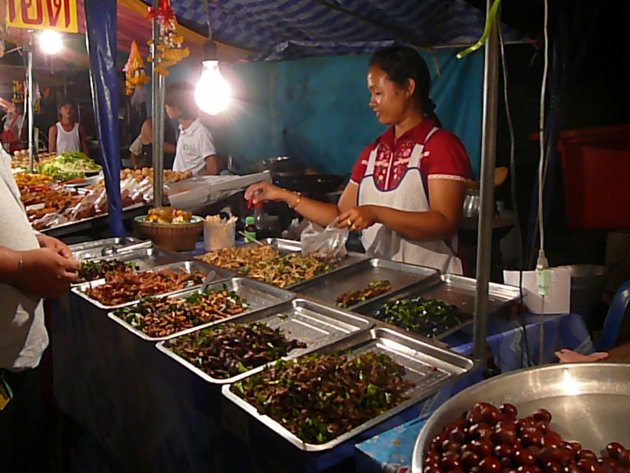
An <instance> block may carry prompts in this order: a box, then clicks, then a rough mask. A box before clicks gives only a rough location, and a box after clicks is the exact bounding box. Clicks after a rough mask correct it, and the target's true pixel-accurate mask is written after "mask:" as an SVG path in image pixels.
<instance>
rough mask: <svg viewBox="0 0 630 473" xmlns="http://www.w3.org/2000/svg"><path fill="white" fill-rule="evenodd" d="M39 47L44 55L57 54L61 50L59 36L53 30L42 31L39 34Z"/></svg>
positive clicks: (61, 43)
mask: <svg viewBox="0 0 630 473" xmlns="http://www.w3.org/2000/svg"><path fill="white" fill-rule="evenodd" d="M39 47H40V49H41V50H42V52H43V53H45V54H57V53H58V52H59V51H61V49H62V48H63V42H62V41H61V35H60V34H59V33H58V32H57V31H54V30H44V31H42V32H41V33H40V34H39Z"/></svg>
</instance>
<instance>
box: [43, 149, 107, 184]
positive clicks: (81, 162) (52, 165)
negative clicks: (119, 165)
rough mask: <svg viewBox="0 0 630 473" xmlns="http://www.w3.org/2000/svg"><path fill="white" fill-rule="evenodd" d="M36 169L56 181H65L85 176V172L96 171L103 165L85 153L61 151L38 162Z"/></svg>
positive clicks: (100, 169)
mask: <svg viewBox="0 0 630 473" xmlns="http://www.w3.org/2000/svg"><path fill="white" fill-rule="evenodd" d="M37 169H38V170H39V173H40V174H44V175H46V176H51V177H52V178H53V179H55V180H56V181H67V180H69V179H74V178H82V177H85V174H86V173H98V172H100V171H102V169H103V167H102V166H101V165H100V164H96V163H95V162H94V160H92V159H91V158H90V157H89V156H87V155H86V154H84V153H82V152H80V151H77V152H73V153H61V154H60V155H59V156H57V157H55V158H54V159H52V160H50V161H44V162H40V163H39V165H38V167H37Z"/></svg>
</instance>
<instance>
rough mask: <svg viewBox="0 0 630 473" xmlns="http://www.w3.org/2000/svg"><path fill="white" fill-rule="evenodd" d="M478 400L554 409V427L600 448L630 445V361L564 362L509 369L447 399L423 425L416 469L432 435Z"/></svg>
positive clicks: (529, 410) (524, 409) (417, 472)
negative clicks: (627, 422) (610, 443)
mask: <svg viewBox="0 0 630 473" xmlns="http://www.w3.org/2000/svg"><path fill="white" fill-rule="evenodd" d="M477 402H489V403H492V404H494V405H497V406H498V405H501V404H502V403H504V402H509V403H511V404H514V405H515V406H516V407H517V408H518V410H519V413H518V416H519V417H524V416H529V415H532V414H533V413H534V411H536V410H537V409H540V408H545V409H547V410H548V411H549V412H551V415H552V419H551V428H552V429H553V430H554V431H555V432H558V433H559V434H560V435H562V437H563V438H564V439H565V440H569V441H572V440H575V441H578V442H580V443H581V444H582V446H583V447H584V448H586V449H589V450H592V451H593V452H599V451H600V450H602V449H603V448H604V447H605V446H606V444H607V443H609V442H613V441H615V442H620V443H621V444H622V445H626V446H628V445H630V429H628V424H626V423H625V422H624V421H623V419H627V418H628V417H629V416H630V364H628V363H602V362H599V363H566V364H565V363H562V364H553V365H548V366H540V367H534V368H526V369H522V370H518V371H513V372H511V373H505V374H502V375H500V376H496V377H494V378H490V379H487V380H485V381H482V382H480V383H478V384H474V385H472V386H470V387H468V388H466V389H465V390H464V391H462V392H460V393H459V394H457V395H456V396H454V397H452V398H451V399H449V400H448V401H446V402H445V403H444V404H442V405H441V406H440V407H439V408H438V409H437V410H436V411H435V413H433V415H431V417H429V419H428V420H427V422H426V424H425V425H424V427H423V428H422V430H421V431H420V435H419V436H418V438H417V440H416V444H415V448H414V450H413V457H412V464H411V471H412V472H413V473H421V472H422V471H423V466H422V459H423V458H424V456H425V453H426V449H427V446H428V445H429V442H430V441H431V439H432V438H433V437H434V436H435V435H436V434H437V433H438V432H440V431H441V430H442V428H444V427H445V426H446V425H448V424H449V423H450V422H452V421H453V419H455V418H457V417H459V416H460V415H461V414H462V413H463V412H465V411H466V410H467V409H469V408H470V407H472V406H473V405H474V404H475V403H477Z"/></svg>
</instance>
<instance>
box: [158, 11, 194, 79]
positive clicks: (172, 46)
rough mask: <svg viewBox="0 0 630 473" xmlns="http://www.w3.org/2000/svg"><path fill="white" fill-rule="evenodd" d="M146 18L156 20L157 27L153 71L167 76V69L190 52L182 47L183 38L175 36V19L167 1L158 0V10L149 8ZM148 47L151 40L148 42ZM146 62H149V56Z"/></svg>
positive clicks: (178, 35)
mask: <svg viewBox="0 0 630 473" xmlns="http://www.w3.org/2000/svg"><path fill="white" fill-rule="evenodd" d="M148 17H149V18H150V19H154V18H155V19H156V20H157V23H158V26H159V39H158V44H157V45H156V52H155V62H156V64H154V67H155V71H156V72H157V73H158V74H161V75H163V76H167V75H168V68H169V67H171V66H173V65H175V64H177V63H178V62H180V61H181V60H182V59H184V58H186V57H188V55H189V54H190V50H189V49H188V48H187V47H184V37H183V36H182V35H180V34H177V31H176V30H177V19H176V18H175V13H174V12H173V9H172V8H171V4H170V1H169V0H160V4H159V6H158V8H157V9H156V8H153V7H150V8H149V14H148ZM148 44H149V46H152V45H153V40H149V41H148ZM148 61H151V57H150V56H149V58H148Z"/></svg>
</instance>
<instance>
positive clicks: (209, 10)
mask: <svg viewBox="0 0 630 473" xmlns="http://www.w3.org/2000/svg"><path fill="white" fill-rule="evenodd" d="M144 1H145V3H146V4H147V5H151V4H152V2H150V1H146V0H144ZM171 6H172V8H173V10H174V12H175V15H176V16H177V19H178V21H179V22H180V23H181V24H183V25H184V26H187V27H188V28H190V29H192V30H194V31H196V32H198V33H200V34H203V35H207V34H208V26H210V31H211V32H212V37H213V38H214V39H215V40H217V41H219V42H222V43H226V44H229V45H231V46H236V47H239V48H242V49H247V50H250V51H252V53H253V55H252V59H254V60H283V59H296V58H302V57H311V56H327V55H347V54H361V53H367V52H372V51H374V50H375V49H377V48H378V47H380V46H382V45H383V43H384V42H390V41H399V42H403V43H408V44H412V45H415V46H421V47H433V46H454V45H463V44H467V43H473V42H475V41H476V40H477V39H478V38H479V36H480V35H481V33H482V31H483V26H484V22H485V12H484V11H483V10H480V9H479V8H477V7H475V6H473V5H471V4H469V3H467V2H466V1H464V0H171ZM504 37H505V39H506V40H508V41H510V40H522V39H523V35H519V34H517V33H515V32H514V31H512V30H510V29H509V28H505V27H504Z"/></svg>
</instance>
